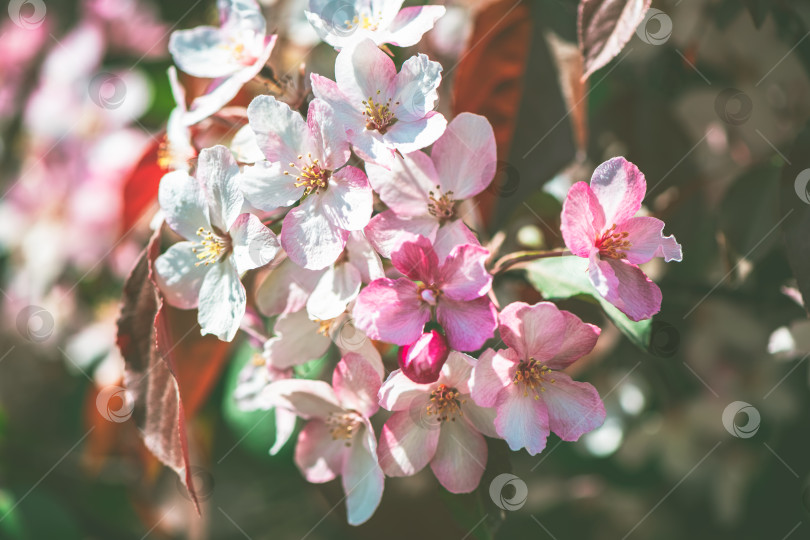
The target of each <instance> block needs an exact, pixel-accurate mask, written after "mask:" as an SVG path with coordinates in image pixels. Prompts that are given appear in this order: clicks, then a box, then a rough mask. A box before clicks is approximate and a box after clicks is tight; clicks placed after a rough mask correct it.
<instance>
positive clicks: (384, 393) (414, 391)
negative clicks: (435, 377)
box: [379, 370, 432, 411]
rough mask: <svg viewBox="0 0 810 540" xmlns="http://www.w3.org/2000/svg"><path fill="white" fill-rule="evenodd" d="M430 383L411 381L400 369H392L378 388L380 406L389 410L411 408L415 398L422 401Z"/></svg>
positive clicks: (430, 386)
mask: <svg viewBox="0 0 810 540" xmlns="http://www.w3.org/2000/svg"><path fill="white" fill-rule="evenodd" d="M431 388H432V385H428V384H419V383H415V382H413V381H412V380H411V379H409V378H408V377H406V376H405V374H404V373H402V371H400V370H396V371H392V372H391V374H390V375H389V376H388V379H386V381H385V382H384V383H383V385H382V387H381V388H380V393H379V399H380V406H381V407H382V408H384V409H386V410H389V411H404V410H408V409H410V408H412V407H413V406H414V402H415V401H416V400H417V399H421V400H422V401H420V404H421V403H424V401H425V400H424V397H425V395H426V394H428V393H430V391H431Z"/></svg>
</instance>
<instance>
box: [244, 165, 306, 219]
mask: <svg viewBox="0 0 810 540" xmlns="http://www.w3.org/2000/svg"><path fill="white" fill-rule="evenodd" d="M288 168H289V167H288V166H287V163H286V162H285V163H270V162H269V161H259V162H257V163H256V164H255V165H249V166H246V167H245V168H244V169H243V170H242V173H241V174H240V175H239V180H238V182H239V189H241V190H242V193H244V194H245V198H246V199H247V200H248V201H250V204H252V205H253V206H255V207H256V208H258V209H259V210H264V211H266V212H270V211H272V210H276V209H277V208H281V207H283V206H291V205H293V204H295V202H296V201H298V199H300V198H301V197H302V196H303V195H304V186H299V187H296V186H295V177H293V176H290V175H288V174H284V173H285V172H286V171H287V169H288Z"/></svg>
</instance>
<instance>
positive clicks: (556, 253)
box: [492, 249, 571, 275]
mask: <svg viewBox="0 0 810 540" xmlns="http://www.w3.org/2000/svg"><path fill="white" fill-rule="evenodd" d="M567 255H571V252H570V251H568V250H567V249H552V250H548V251H516V252H514V253H510V254H508V255H504V256H503V257H501V258H500V259H498V261H497V262H496V263H495V265H494V266H493V267H492V275H496V274H500V273H502V272H505V271H506V270H508V269H509V268H511V267H513V266H515V265H516V264H520V263H524V262H529V261H536V260H538V259H545V258H548V257H565V256H567Z"/></svg>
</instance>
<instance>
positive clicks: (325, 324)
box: [317, 319, 335, 337]
mask: <svg viewBox="0 0 810 540" xmlns="http://www.w3.org/2000/svg"><path fill="white" fill-rule="evenodd" d="M317 322H318V333H319V334H320V335H322V336H323V337H329V332H330V330H331V329H332V323H333V322H335V319H326V320H320V319H318V321H317Z"/></svg>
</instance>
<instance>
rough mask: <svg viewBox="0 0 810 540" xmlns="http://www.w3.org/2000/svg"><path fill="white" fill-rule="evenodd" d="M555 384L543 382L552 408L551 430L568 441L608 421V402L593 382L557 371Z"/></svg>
mask: <svg viewBox="0 0 810 540" xmlns="http://www.w3.org/2000/svg"><path fill="white" fill-rule="evenodd" d="M553 377H554V384H546V385H543V388H545V390H546V391H545V392H543V394H542V396H541V399H542V400H543V401H544V402H545V403H546V406H547V407H548V417H549V421H550V423H551V431H553V432H554V433H556V434H557V435H558V436H559V437H560V438H561V439H562V440H564V441H576V440H577V439H579V438H580V437H581V436H582V434H584V433H587V432H589V431H591V430H593V429H596V428H598V427H599V426H601V425H602V423H603V422H604V421H605V405H604V403H602V399H601V398H600V397H599V393H598V392H597V391H596V388H594V387H593V386H592V385H590V384H588V383H583V382H576V381H573V380H571V377H569V376H568V375H566V374H565V373H561V372H555V373H554V374H553Z"/></svg>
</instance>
